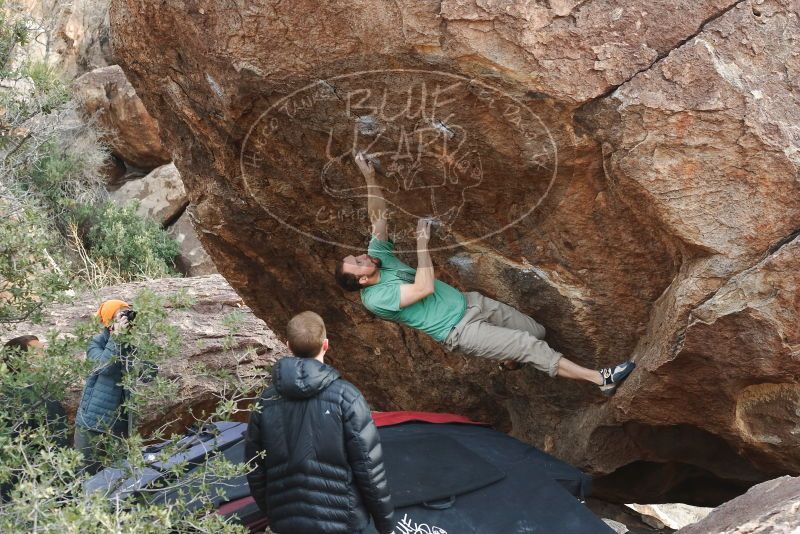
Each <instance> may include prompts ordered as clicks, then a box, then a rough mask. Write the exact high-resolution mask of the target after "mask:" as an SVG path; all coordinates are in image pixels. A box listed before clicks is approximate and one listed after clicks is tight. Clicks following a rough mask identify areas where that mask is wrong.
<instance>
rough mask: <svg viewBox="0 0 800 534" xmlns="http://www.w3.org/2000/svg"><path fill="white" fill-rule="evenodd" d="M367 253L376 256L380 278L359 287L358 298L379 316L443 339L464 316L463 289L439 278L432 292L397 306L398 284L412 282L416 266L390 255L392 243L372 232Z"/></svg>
mask: <svg viewBox="0 0 800 534" xmlns="http://www.w3.org/2000/svg"><path fill="white" fill-rule="evenodd" d="M367 254H369V255H370V256H373V257H375V258H380V260H381V262H382V265H381V268H380V270H381V279H380V281H379V282H378V283H377V284H375V285H372V286H369V287H365V288H364V289H362V290H361V302H363V303H364V306H365V307H366V308H367V309H368V310H369V311H371V312H372V313H374V314H375V315H377V316H378V317H380V318H381V319H388V320H390V321H397V322H398V323H402V324H404V325H407V326H410V327H411V328H416V329H417V330H421V331H423V332H425V333H426V334H428V335H429V336H431V337H432V338H433V339H435V340H436V341H444V340H445V338H446V337H447V335H448V334H449V333H450V330H452V329H453V327H454V326H455V325H456V323H458V321H460V320H461V318H462V317H464V311H465V310H466V309H467V299H466V297H465V296H464V293H462V292H461V291H459V290H458V289H456V288H454V287H453V286H450V285H447V284H445V283H444V282H442V281H440V280H436V281H435V282H434V286H433V287H434V289H433V294H432V295H428V296H427V297H425V298H424V299H422V300H418V301H417V302H415V303H414V304H412V305H410V306H406V307H405V308H401V307H400V286H401V285H403V284H412V283H414V276H415V275H416V272H417V271H416V270H415V269H412V268H411V267H409V266H408V265H406V264H405V263H403V262H402V261H400V260H398V259H397V258H396V257H395V255H394V244H393V243H392V242H391V241H381V240H380V239H378V238H376V237H374V236H373V238H372V239H371V240H370V242H369V248H368V250H367Z"/></svg>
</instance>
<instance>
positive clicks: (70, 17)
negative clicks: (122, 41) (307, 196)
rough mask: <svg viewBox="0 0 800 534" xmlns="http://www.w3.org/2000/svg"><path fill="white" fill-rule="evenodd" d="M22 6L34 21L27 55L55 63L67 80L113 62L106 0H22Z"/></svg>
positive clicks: (30, 27)
mask: <svg viewBox="0 0 800 534" xmlns="http://www.w3.org/2000/svg"><path fill="white" fill-rule="evenodd" d="M14 4H15V5H14V6H8V7H9V8H10V9H15V8H17V9H20V10H22V11H23V12H24V13H25V14H26V15H27V16H28V17H30V18H31V19H32V20H33V21H35V22H33V23H31V24H29V26H28V27H29V29H30V31H31V32H32V34H33V35H32V38H31V39H30V41H29V43H28V44H27V45H26V50H27V51H28V54H27V56H28V58H29V59H32V60H41V61H45V62H47V63H48V64H50V65H53V66H56V67H57V68H58V69H59V70H60V71H61V73H62V74H63V75H64V77H65V78H67V79H73V78H75V77H76V76H80V75H81V74H84V73H85V72H88V71H90V70H93V69H97V68H100V67H106V66H108V65H110V64H112V63H113V60H112V59H111V46H110V40H109V20H108V7H109V3H108V1H107V0H71V1H70V2H54V1H53V0H21V1H19V2H15V3H14Z"/></svg>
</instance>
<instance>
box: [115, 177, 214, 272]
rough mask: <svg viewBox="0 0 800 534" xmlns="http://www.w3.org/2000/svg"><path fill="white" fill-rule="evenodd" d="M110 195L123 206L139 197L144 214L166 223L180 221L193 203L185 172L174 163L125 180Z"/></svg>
mask: <svg viewBox="0 0 800 534" xmlns="http://www.w3.org/2000/svg"><path fill="white" fill-rule="evenodd" d="M110 197H111V200H112V201H114V202H115V203H117V204H120V205H124V204H127V203H128V202H130V201H132V200H137V201H138V202H139V211H138V213H139V214H140V215H141V216H142V217H149V218H151V219H155V220H157V221H158V222H160V223H161V224H162V225H168V224H171V223H172V222H174V221H176V220H177V219H178V217H180V216H181V214H182V213H183V211H184V210H185V209H186V206H187V205H188V203H189V201H188V199H187V197H186V190H185V189H184V187H183V182H182V181H181V173H179V172H178V169H176V168H175V165H173V164H172V163H169V164H167V165H162V166H161V167H158V168H157V169H154V170H153V171H151V172H150V173H149V174H148V175H147V176H145V177H144V178H140V179H138V180H130V181H128V182H125V183H124V184H123V185H122V186H121V187H119V189H116V190H114V191H112V192H111V195H110ZM205 274H211V273H205Z"/></svg>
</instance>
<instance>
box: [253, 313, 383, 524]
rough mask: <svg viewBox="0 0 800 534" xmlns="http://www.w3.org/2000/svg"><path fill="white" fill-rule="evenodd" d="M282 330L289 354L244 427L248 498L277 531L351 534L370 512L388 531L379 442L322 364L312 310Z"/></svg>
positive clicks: (354, 394) (347, 390)
mask: <svg viewBox="0 0 800 534" xmlns="http://www.w3.org/2000/svg"><path fill="white" fill-rule="evenodd" d="M287 330H288V332H287V334H288V342H289V349H290V350H291V351H292V353H293V354H294V357H286V358H283V359H281V360H280V361H278V363H277V364H276V365H275V368H274V369H273V383H272V385H271V386H270V387H268V388H267V389H265V390H264V392H263V393H262V394H261V398H260V399H259V401H258V404H259V409H256V410H254V411H253V413H252V414H251V416H250V424H249V426H248V429H247V440H246V449H245V455H246V458H254V460H253V461H252V463H253V464H255V469H253V471H251V472H250V474H249V475H248V482H249V484H250V491H251V494H252V496H253V498H254V499H255V501H256V503H258V506H259V507H260V508H261V510H263V511H264V513H266V515H267V517H268V518H269V521H270V528H271V529H272V530H273V531H274V532H276V533H278V534H345V533H347V534H350V533H358V532H361V531H362V530H364V529H365V528H366V527H367V525H368V523H369V519H370V517H371V518H372V520H373V521H374V522H375V526H376V528H377V530H378V532H379V533H380V534H389V533H391V532H392V530H393V527H394V520H393V512H394V510H393V507H392V502H391V495H390V492H389V486H388V483H387V480H386V471H385V469H384V465H383V453H382V451H381V442H380V437H379V435H378V429H377V427H376V426H375V423H374V422H373V421H372V415H371V414H370V411H369V407H368V406H367V403H366V401H365V400H364V396H363V395H362V394H361V392H360V391H359V390H358V389H357V388H356V387H355V386H354V385H352V384H351V383H349V382H347V381H346V380H343V379H342V378H341V377H340V376H339V373H338V372H337V371H336V370H335V369H334V368H333V367H330V366H329V365H326V364H325V363H324V362H323V360H324V356H325V352H326V351H327V350H328V340H327V339H326V337H325V336H326V332H325V324H324V322H323V321H322V318H321V317H320V316H319V315H317V314H316V313H313V312H303V313H301V314H299V315H296V316H295V317H293V318H292V320H291V321H289V325H288V328H287ZM262 452H263V453H264V454H263V455H261V453H262Z"/></svg>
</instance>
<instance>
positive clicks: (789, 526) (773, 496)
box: [677, 476, 800, 534]
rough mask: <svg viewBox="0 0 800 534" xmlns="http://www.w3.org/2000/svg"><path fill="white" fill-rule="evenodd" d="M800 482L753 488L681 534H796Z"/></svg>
mask: <svg viewBox="0 0 800 534" xmlns="http://www.w3.org/2000/svg"><path fill="white" fill-rule="evenodd" d="M798 517H800V478H799V477H788V476H787V477H781V478H777V479H775V480H770V481H768V482H764V483H762V484H759V485H757V486H754V487H752V488H750V489H749V490H748V491H747V493H746V494H744V495H742V496H741V497H738V498H736V499H733V500H732V501H730V502H727V503H725V504H723V505H722V506H720V507H719V508H717V509H716V510H713V511H712V512H711V513H710V514H709V515H708V516H707V517H706V518H705V519H703V520H702V521H699V522H697V523H695V524H693V525H689V526H688V527H684V528H682V529H680V530H679V531H678V533H677V534H708V533H709V532H714V533H715V534H795V533H796V532H797V531H798V521H797V518H798Z"/></svg>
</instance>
